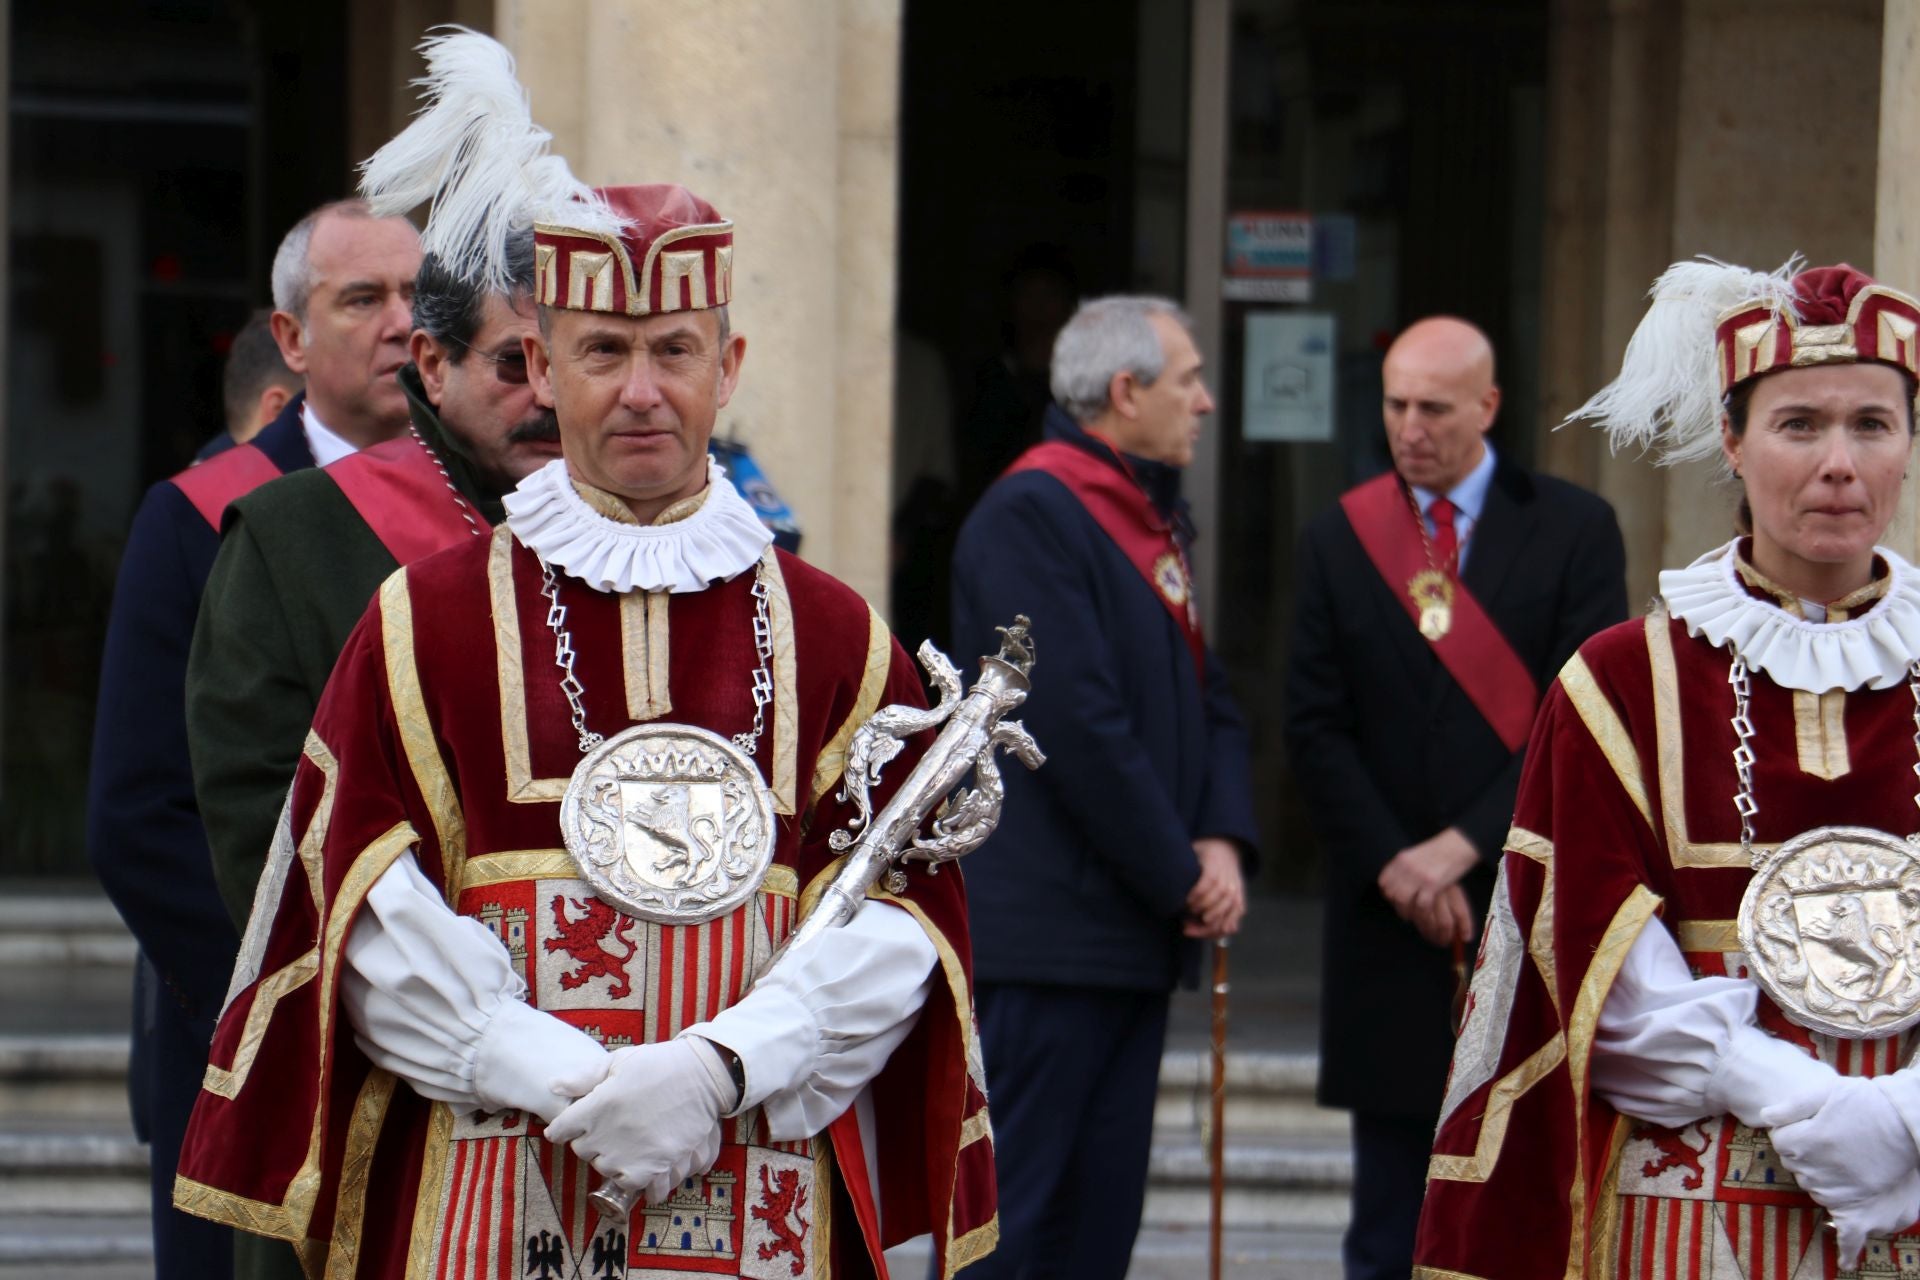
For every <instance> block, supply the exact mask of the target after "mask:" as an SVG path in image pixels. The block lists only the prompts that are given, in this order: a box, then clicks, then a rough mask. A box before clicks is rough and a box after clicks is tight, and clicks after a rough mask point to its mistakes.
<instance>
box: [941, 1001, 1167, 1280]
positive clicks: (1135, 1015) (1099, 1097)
mask: <svg viewBox="0 0 1920 1280" xmlns="http://www.w3.org/2000/svg"><path fill="white" fill-rule="evenodd" d="M974 999H975V1001H976V1004H977V1007H978V1009H979V1015H980V1040H981V1048H982V1051H983V1052H984V1054H985V1057H986V1068H987V1095H988V1097H989V1099H990V1100H991V1105H992V1115H993V1156H994V1164H995V1166H996V1168H997V1170H998V1174H999V1192H1000V1247H999V1248H998V1249H997V1250H995V1251H994V1252H993V1253H992V1254H991V1255H989V1256H988V1257H986V1258H983V1259H981V1260H980V1261H979V1262H976V1263H974V1264H973V1265H972V1266H971V1267H968V1268H967V1273H966V1274H967V1280H994V1278H995V1277H1002V1276H1004V1277H1018V1278H1019V1280H1041V1278H1042V1277H1044V1278H1045V1280H1056V1278H1059V1277H1075V1278H1079V1277H1084V1278H1085V1280H1119V1278H1120V1277H1121V1276H1124V1275H1126V1273H1127V1264H1128V1262H1129V1260H1130V1259H1131V1258H1132V1255H1133V1241H1134V1237H1135V1236H1136V1235H1138V1234H1139V1231H1140V1207H1141V1202H1142V1201H1143V1200H1144V1199H1145V1198H1146V1191H1147V1154H1148V1151H1149V1149H1150V1147H1151V1146H1152V1142H1153V1099H1154V1094H1155V1092H1156V1091H1157V1090H1158V1087H1159V1080H1160V1053H1161V1049H1162V1047H1163V1046H1164V1044H1165V1042H1166V1035H1167V993H1166V992H1164V991H1116V990H1106V989H1101V988H1092V987H1058V986H1037V985H1035V986H1029V985H1025V984H1011V983H982V984H979V985H978V986H976V988H975V990H974ZM938 1273H939V1268H938V1264H937V1261H936V1265H935V1268H934V1274H935V1275H938Z"/></svg>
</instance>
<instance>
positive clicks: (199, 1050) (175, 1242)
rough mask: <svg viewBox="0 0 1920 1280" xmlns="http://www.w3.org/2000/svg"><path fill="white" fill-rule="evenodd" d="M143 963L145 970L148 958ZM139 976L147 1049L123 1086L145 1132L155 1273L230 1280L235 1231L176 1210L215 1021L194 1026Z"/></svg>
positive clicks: (152, 979) (148, 978) (138, 1013)
mask: <svg viewBox="0 0 1920 1280" xmlns="http://www.w3.org/2000/svg"><path fill="white" fill-rule="evenodd" d="M140 964H141V967H142V968H143V969H145V967H146V965H147V960H146V957H144V956H142V957H141V959H140ZM141 976H142V977H143V978H144V979H145V981H144V982H136V983H135V988H134V989H135V992H136V996H135V1007H134V1017H136V1018H141V1019H143V1021H145V1026H144V1031H145V1033H146V1034H145V1036H144V1037H137V1038H136V1039H141V1038H144V1040H145V1044H144V1045H143V1046H141V1048H142V1052H141V1053H140V1054H139V1055H137V1056H136V1059H135V1061H134V1062H133V1063H132V1064H130V1070H129V1077H128V1088H129V1092H131V1093H134V1094H135V1095H136V1096H135V1097H134V1112H135V1120H134V1123H135V1125H136V1127H142V1126H143V1127H144V1129H145V1135H144V1136H145V1137H146V1139H147V1144H148V1145H147V1154H148V1159H149V1161H150V1162H151V1165H150V1167H151V1178H152V1184H153V1267H154V1275H155V1277H156V1280H227V1278H228V1277H230V1276H231V1275H232V1274H233V1231H232V1230H231V1229H230V1228H228V1227H223V1226H221V1225H219V1224H218V1223H214V1222H208V1221H207V1220H206V1219H205V1218H196V1217H194V1216H193V1215H192V1214H190V1213H182V1212H181V1211H180V1210H178V1209H176V1208H174V1207H173V1175H174V1171H175V1169H176V1168H178V1166H179V1164H180V1143H181V1141H182V1139H184V1138H185V1137H186V1134H187V1121H188V1120H189V1119H190V1118H191V1117H192V1115H193V1104H194V1102H195V1100H196V1099H198V1098H199V1096H200V1081H201V1079H202V1078H203V1077H204V1076H205V1075H206V1074H207V1046H208V1043H209V1042H210V1041H211V1040H212V1039H213V1022H212V1019H211V1017H208V1018H205V1019H202V1020H201V1021H199V1022H197V1023H196V1022H195V1021H194V1020H193V1019H191V1018H189V1017H188V1016H187V1014H186V1012H185V1011H184V1010H182V1009H181V1008H180V1006H179V1005H178V1004H176V1003H175V1002H174V1000H173V998H172V997H171V996H170V995H168V994H167V992H166V991H165V990H164V989H160V987H159V982H160V979H159V977H158V975H156V974H152V973H143V974H142V975H141ZM149 984H151V985H149ZM148 1019H150V1020H148ZM141 1093H144V1095H145V1096H144V1102H145V1106H144V1108H143V1107H142V1106H141V1101H142V1099H141V1098H140V1097H139V1096H138V1095H139V1094H141ZM143 1110H144V1113H145V1114H144V1116H143V1115H142V1114H141V1112H142V1111H143Z"/></svg>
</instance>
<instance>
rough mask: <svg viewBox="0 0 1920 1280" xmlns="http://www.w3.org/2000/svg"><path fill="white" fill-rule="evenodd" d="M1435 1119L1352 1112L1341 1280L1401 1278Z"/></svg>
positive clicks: (1423, 1192) (1409, 1259)
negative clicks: (1349, 1200)
mask: <svg viewBox="0 0 1920 1280" xmlns="http://www.w3.org/2000/svg"><path fill="white" fill-rule="evenodd" d="M1434 1124H1435V1121H1433V1120H1420V1119H1414V1118H1412V1117H1410V1116H1395V1115H1385V1114H1382V1113H1379V1112H1373V1111H1356V1112H1354V1113H1353V1223H1352V1225H1350V1226H1349V1227H1348V1228H1347V1235H1346V1239H1345V1241H1344V1242H1343V1243H1342V1246H1341V1249H1340V1257H1341V1261H1342V1262H1343V1263H1344V1264H1345V1268H1346V1280H1407V1277H1408V1276H1410V1275H1412V1274H1413V1236H1414V1231H1415V1229H1416V1228H1418V1227H1419V1225H1420V1202H1421V1201H1422V1200H1424V1199H1426V1196H1427V1157H1428V1156H1429V1155H1431V1154H1432V1152H1433V1128H1434Z"/></svg>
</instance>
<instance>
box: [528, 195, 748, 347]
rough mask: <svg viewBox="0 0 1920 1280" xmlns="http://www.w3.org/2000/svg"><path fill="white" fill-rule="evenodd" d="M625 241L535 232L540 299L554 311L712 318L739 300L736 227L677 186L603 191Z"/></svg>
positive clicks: (554, 230) (617, 236) (601, 234)
mask: <svg viewBox="0 0 1920 1280" xmlns="http://www.w3.org/2000/svg"><path fill="white" fill-rule="evenodd" d="M595 194H596V195H597V196H599V197H600V199H601V200H602V201H604V202H605V205H606V208H607V209H609V210H611V211H612V212H613V213H614V214H616V215H617V216H618V217H619V218H621V219H622V220H623V221H624V222H625V224H626V225H625V226H624V228H622V229H621V230H620V231H619V232H617V233H612V232H607V231H596V230H591V229H588V228H584V227H574V226H567V225H564V224H562V223H552V222H536V223H535V224H534V228H533V270H534V297H535V298H536V299H537V300H538V301H539V302H540V303H541V304H542V305H543V306H549V307H565V308H567V309H569V310H573V311H609V312H612V313H614V314H615V315H627V316H647V315H654V314H656V313H658V312H665V311H704V310H706V309H707V308H709V307H721V306H725V305H726V304H727V303H728V302H729V301H730V300H731V299H732V297H733V224H732V223H731V222H729V221H727V220H726V219H725V218H723V217H721V216H720V214H719V212H718V211H717V210H716V209H714V207H713V206H712V205H710V204H708V203H707V202H706V201H705V200H702V199H701V198H700V197H699V196H696V195H695V194H693V192H691V191H689V190H687V189H686V188H685V187H682V186H677V185H675V184H672V183H648V184H646V185H644V186H631V187H601V188H599V189H598V190H597V191H596V192H595Z"/></svg>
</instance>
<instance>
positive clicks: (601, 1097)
mask: <svg viewBox="0 0 1920 1280" xmlns="http://www.w3.org/2000/svg"><path fill="white" fill-rule="evenodd" d="M567 1084H577V1085H578V1088H577V1089H575V1090H574V1092H577V1093H579V1094H581V1095H583V1096H581V1097H580V1098H579V1100H578V1101H576V1102H574V1103H573V1105H572V1106H569V1107H567V1108H566V1109H565V1110H563V1111H561V1112H560V1114H558V1115H556V1116H555V1117H554V1118H553V1119H552V1121H551V1122H550V1123H548V1125H547V1134H546V1136H547V1139H548V1140H549V1141H551V1142H562V1143H566V1144H567V1145H569V1146H571V1147H572V1148H573V1150H574V1152H575V1153H576V1154H577V1155H579V1157H580V1158H581V1159H583V1160H585V1161H586V1162H587V1163H589V1164H591V1165H592V1166H593V1167H594V1168H595V1169H597V1170H598V1171H599V1172H600V1173H601V1175H602V1176H604V1177H607V1178H611V1179H613V1180H614V1181H616V1182H619V1183H621V1184H623V1185H624V1186H626V1187H629V1188H631V1189H634V1190H637V1191H639V1192H640V1193H641V1194H642V1195H643V1196H645V1197H646V1200H647V1202H648V1203H649V1204H658V1203H659V1202H660V1201H662V1200H664V1199H666V1197H667V1196H668V1195H670V1194H672V1192H673V1189H674V1188H675V1187H676V1186H678V1185H679V1184H680V1182H681V1181H682V1180H683V1179H685V1178H687V1177H689V1176H690V1175H692V1174H696V1173H704V1172H706V1170H708V1169H710V1168H711V1167H712V1166H713V1162H714V1160H715V1159H717V1158H718V1157H719V1154H720V1119H721V1117H722V1116H724V1115H726V1114H727V1113H728V1112H729V1111H730V1110H732V1109H733V1107H734V1106H735V1104H736V1103H737V1102H738V1091H737V1090H736V1089H735V1087H734V1083H733V1078H732V1075H731V1074H730V1073H729V1072H728V1070H727V1064H726V1061H725V1060H724V1059H723V1058H722V1057H721V1054H720V1051H719V1050H718V1049H716V1048H715V1047H714V1045H713V1044H712V1043H711V1042H710V1041H708V1040H706V1039H704V1038H702V1037H700V1036H695V1035H683V1036H681V1037H680V1038H679V1039H676V1040H668V1041H664V1042H662V1043H660V1044H643V1045H632V1046H629V1047H627V1048H624V1049H616V1050H614V1051H613V1052H612V1053H611V1054H609V1055H608V1061H607V1064H606V1070H605V1075H604V1078H601V1077H598V1076H594V1075H593V1074H592V1073H586V1074H583V1075H582V1076H581V1078H580V1079H579V1080H578V1081H563V1082H561V1087H565V1085H567Z"/></svg>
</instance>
